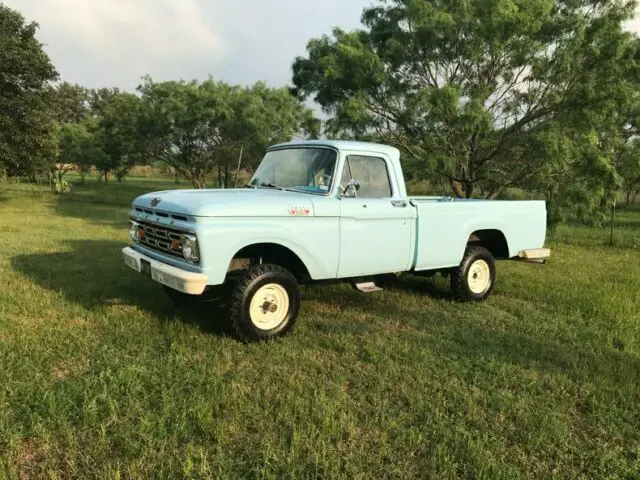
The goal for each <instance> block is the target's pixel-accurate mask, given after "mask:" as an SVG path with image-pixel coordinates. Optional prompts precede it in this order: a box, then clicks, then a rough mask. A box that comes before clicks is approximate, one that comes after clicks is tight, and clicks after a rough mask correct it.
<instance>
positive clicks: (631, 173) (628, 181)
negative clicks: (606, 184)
mask: <svg viewBox="0 0 640 480" xmlns="http://www.w3.org/2000/svg"><path fill="white" fill-rule="evenodd" d="M618 171H619V172H620V176H621V177H622V191H623V193H624V196H625V203H626V204H627V206H629V205H631V204H633V203H635V201H636V198H637V197H638V195H640V139H634V140H632V141H631V142H629V143H628V144H627V145H625V149H624V151H623V152H622V153H621V155H620V158H619V164H618Z"/></svg>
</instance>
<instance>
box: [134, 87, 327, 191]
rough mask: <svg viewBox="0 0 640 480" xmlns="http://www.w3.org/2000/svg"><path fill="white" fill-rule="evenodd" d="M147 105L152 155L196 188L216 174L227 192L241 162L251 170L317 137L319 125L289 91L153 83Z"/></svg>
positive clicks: (145, 92)
mask: <svg viewBox="0 0 640 480" xmlns="http://www.w3.org/2000/svg"><path fill="white" fill-rule="evenodd" d="M139 91H140V93H141V95H142V102H143V104H144V113H143V120H142V127H141V131H142V132H143V133H144V135H145V138H146V139H147V144H148V146H149V148H150V150H149V154H150V155H151V156H152V157H154V158H157V159H160V160H162V161H164V162H166V163H167V164H168V165H170V166H171V167H173V168H175V169H176V170H177V171H178V172H180V173H181V174H182V175H183V176H184V177H185V178H187V179H188V180H189V181H191V183H192V184H193V186H194V187H196V188H203V187H204V186H205V185H206V177H207V176H208V175H209V174H211V173H212V172H214V171H216V170H217V173H218V180H219V182H220V186H223V187H227V186H228V185H229V181H230V174H229V172H230V170H231V169H232V168H236V167H235V166H234V167H232V166H233V165H234V164H235V162H237V159H238V158H239V156H240V152H241V151H242V152H244V153H245V154H246V155H245V156H244V157H243V158H244V163H243V166H244V167H249V168H251V167H253V166H254V164H255V161H256V158H257V155H259V154H261V153H262V152H263V151H264V149H265V148H266V147H267V146H268V145H270V144H272V143H276V142H281V141H286V140H289V139H290V138H291V137H292V136H294V135H295V134H297V133H300V132H305V134H306V133H309V134H317V130H318V127H319V126H318V123H317V121H314V119H313V115H312V113H311V111H310V110H308V109H306V108H304V107H303V106H302V104H301V103H300V102H298V101H297V100H296V99H295V98H294V97H293V96H292V95H291V94H290V93H289V91H288V90H287V89H285V88H281V89H272V88H268V87H267V86H266V85H264V84H263V83H258V84H256V85H254V86H252V87H239V86H232V85H229V84H227V83H224V82H216V81H214V80H212V79H209V80H206V81H204V82H197V81H191V82H184V81H169V82H154V81H153V80H152V79H150V78H147V79H146V81H145V83H144V84H143V85H142V86H141V87H140V88H139Z"/></svg>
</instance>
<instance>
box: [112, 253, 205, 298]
mask: <svg viewBox="0 0 640 480" xmlns="http://www.w3.org/2000/svg"><path fill="white" fill-rule="evenodd" d="M122 256H123V258H124V263H125V264H126V265H127V266H128V267H129V268H131V269H133V270H135V271H136V272H138V273H147V274H148V275H150V276H151V278H152V279H153V280H155V281H156V282H158V283H161V284H163V285H166V286H167V287H170V288H173V289H174V290H178V291H179V292H183V293H187V294H189V295H200V294H201V293H202V292H204V289H205V288H206V286H207V276H206V275H204V274H202V273H194V272H187V271H185V270H181V269H179V268H176V267H173V266H171V265H167V264H166V263H162V262H159V261H157V260H154V259H153V258H151V257H147V256H146V255H143V254H141V253H139V252H136V251H135V250H134V249H133V248H131V247H125V248H123V249H122ZM143 267H144V268H143Z"/></svg>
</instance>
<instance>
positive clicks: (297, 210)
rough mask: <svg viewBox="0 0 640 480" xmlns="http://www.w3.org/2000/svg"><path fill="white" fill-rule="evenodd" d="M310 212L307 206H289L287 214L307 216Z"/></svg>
mask: <svg viewBox="0 0 640 480" xmlns="http://www.w3.org/2000/svg"><path fill="white" fill-rule="evenodd" d="M310 214H311V210H310V209H309V208H308V207H291V208H290V209H289V215H292V216H303V217H307V216H309V215H310Z"/></svg>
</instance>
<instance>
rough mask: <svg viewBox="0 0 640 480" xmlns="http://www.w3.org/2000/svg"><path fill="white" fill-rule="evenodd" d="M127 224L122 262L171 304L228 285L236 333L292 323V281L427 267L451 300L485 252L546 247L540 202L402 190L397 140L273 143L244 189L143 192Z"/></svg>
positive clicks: (487, 282)
mask: <svg viewBox="0 0 640 480" xmlns="http://www.w3.org/2000/svg"><path fill="white" fill-rule="evenodd" d="M129 233H130V236H131V239H132V242H133V243H132V245H131V246H129V247H126V248H124V249H123V251H122V253H123V256H124V261H125V263H126V264H127V265H128V266H129V267H131V268H132V269H133V270H135V271H137V272H140V273H143V274H146V275H148V276H150V277H151V278H152V279H153V280H155V281H156V282H159V283H161V284H162V285H164V287H165V291H166V292H167V293H168V294H169V295H170V296H171V297H172V298H173V299H174V300H176V301H177V300H183V299H185V298H191V296H197V295H203V294H205V293H207V292H208V291H210V290H214V289H216V287H219V288H218V289H220V290H223V291H227V292H228V297H227V298H228V302H227V303H228V306H229V311H230V316H231V320H232V322H233V325H234V327H235V330H236V332H237V334H238V335H239V336H240V337H241V338H243V339H245V340H248V341H255V340H263V339H268V338H273V337H277V336H281V335H284V334H286V333H287V332H289V331H291V329H292V328H293V326H294V323H295V321H296V318H297V316H298V311H299V307H300V293H299V285H300V284H305V283H312V282H320V281H326V280H346V281H350V282H352V283H353V284H354V286H356V287H357V288H358V289H359V290H361V291H365V292H368V291H376V290H379V288H378V287H377V284H376V282H377V281H378V279H380V278H382V277H384V276H388V274H395V273H400V272H412V273H415V274H417V275H432V274H434V273H438V272H439V273H442V274H444V275H447V276H449V277H450V281H451V290H452V293H453V298H455V299H456V300H459V301H472V300H483V299H485V298H486V297H487V296H488V295H489V294H490V293H491V290H492V289H493V286H494V283H495V278H496V266H495V261H496V260H507V259H519V260H524V261H532V262H539V263H543V262H544V261H545V259H546V258H547V257H548V256H549V255H550V251H549V250H548V249H546V248H543V247H544V242H545V234H546V205H545V203H544V202H543V201H498V200H488V201H486V200H460V199H452V198H449V197H409V196H408V195H407V191H406V187H405V183H404V179H403V175H402V168H401V165H400V152H399V151H398V150H397V149H396V148H393V147H390V146H387V145H380V144H374V143H362V142H347V141H324V140H314V141H296V142H290V143H285V144H281V145H275V146H273V147H271V148H269V149H268V150H267V152H266V154H265V156H264V158H263V160H262V162H261V164H260V166H259V167H258V169H257V170H256V171H255V174H254V175H253V177H252V179H251V180H250V182H249V184H248V185H246V186H245V187H244V188H239V189H227V190H171V191H162V192H153V193H149V194H146V195H142V196H140V197H138V198H136V199H135V201H134V202H133V205H132V209H131V213H130V231H129Z"/></svg>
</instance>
